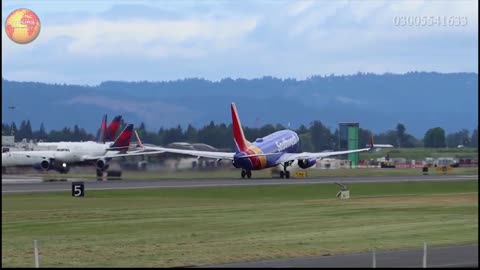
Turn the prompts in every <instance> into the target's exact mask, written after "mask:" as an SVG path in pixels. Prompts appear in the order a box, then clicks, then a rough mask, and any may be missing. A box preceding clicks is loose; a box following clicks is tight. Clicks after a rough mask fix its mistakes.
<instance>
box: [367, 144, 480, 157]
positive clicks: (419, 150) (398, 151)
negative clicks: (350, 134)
mask: <svg viewBox="0 0 480 270" xmlns="http://www.w3.org/2000/svg"><path fill="white" fill-rule="evenodd" d="M387 153H389V155H390V157H391V158H405V159H407V160H424V159H425V158H427V157H432V158H439V157H454V158H475V159H478V148H473V147H472V148H471V147H465V148H426V147H415V148H392V149H387V148H385V149H382V150H381V151H379V152H362V153H360V154H359V158H360V159H361V160H362V159H363V160H370V159H372V158H373V159H376V158H380V157H384V156H385V155H386V154H387Z"/></svg>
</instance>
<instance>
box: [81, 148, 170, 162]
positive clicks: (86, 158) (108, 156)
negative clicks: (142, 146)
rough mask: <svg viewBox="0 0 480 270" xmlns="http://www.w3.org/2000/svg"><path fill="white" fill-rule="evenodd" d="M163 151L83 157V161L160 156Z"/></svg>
mask: <svg viewBox="0 0 480 270" xmlns="http://www.w3.org/2000/svg"><path fill="white" fill-rule="evenodd" d="M163 152H164V151H151V152H144V151H138V150H137V151H134V152H130V153H125V154H107V155H103V156H96V157H95V156H85V157H83V160H85V161H91V160H97V159H101V158H106V159H112V158H118V157H132V156H144V155H157V154H161V153H163Z"/></svg>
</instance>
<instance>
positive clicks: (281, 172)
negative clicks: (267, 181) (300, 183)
mask: <svg viewBox="0 0 480 270" xmlns="http://www.w3.org/2000/svg"><path fill="white" fill-rule="evenodd" d="M283 175H284V173H283V171H280V178H282V179H283Z"/></svg>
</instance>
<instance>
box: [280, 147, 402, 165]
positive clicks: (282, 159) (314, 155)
mask: <svg viewBox="0 0 480 270" xmlns="http://www.w3.org/2000/svg"><path fill="white" fill-rule="evenodd" d="M392 147H393V145H391V144H372V145H371V147H368V148H362V149H356V150H345V151H331V152H319V153H310V152H303V153H285V154H283V155H282V156H280V158H279V159H278V160H277V163H279V164H280V163H283V162H287V161H292V160H299V159H321V158H325V157H330V156H338V155H345V154H350V153H359V152H365V151H370V150H372V149H374V148H392Z"/></svg>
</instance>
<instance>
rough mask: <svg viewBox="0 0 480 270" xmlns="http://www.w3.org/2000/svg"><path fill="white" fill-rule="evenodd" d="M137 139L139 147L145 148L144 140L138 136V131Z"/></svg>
mask: <svg viewBox="0 0 480 270" xmlns="http://www.w3.org/2000/svg"><path fill="white" fill-rule="evenodd" d="M135 137H137V147H141V148H144V147H143V143H142V140H140V136H138V133H137V130H135Z"/></svg>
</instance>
